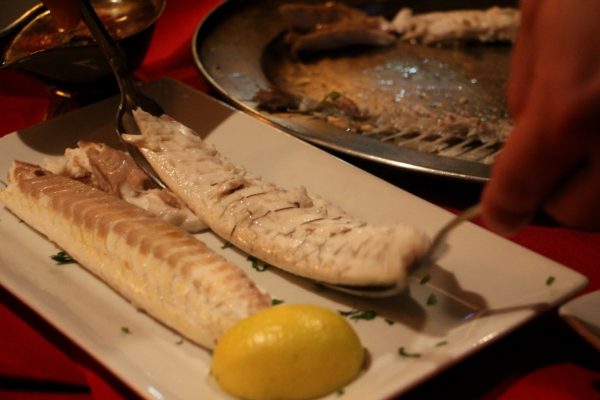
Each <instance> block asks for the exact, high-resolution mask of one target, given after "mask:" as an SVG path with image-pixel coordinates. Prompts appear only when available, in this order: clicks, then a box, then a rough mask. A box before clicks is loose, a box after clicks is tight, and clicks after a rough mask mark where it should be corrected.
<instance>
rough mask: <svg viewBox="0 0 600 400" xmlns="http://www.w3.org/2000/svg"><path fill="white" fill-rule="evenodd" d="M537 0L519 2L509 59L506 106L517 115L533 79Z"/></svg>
mask: <svg viewBox="0 0 600 400" xmlns="http://www.w3.org/2000/svg"><path fill="white" fill-rule="evenodd" d="M540 3H541V2H539V1H531V0H529V1H522V2H521V7H520V9H521V20H520V23H519V28H518V31H517V36H516V41H515V44H514V46H513V50H512V53H511V59H510V68H509V79H508V85H507V90H506V96H507V102H508V108H509V110H510V112H511V114H512V115H513V117H517V116H518V115H519V114H520V113H521V111H522V110H523V107H524V104H526V102H527V98H528V94H529V92H530V90H529V88H530V82H531V81H532V80H533V79H532V78H533V60H535V50H536V45H535V38H536V37H537V36H536V35H535V34H534V32H535V29H536V26H535V25H536V16H537V9H538V8H539V6H540Z"/></svg>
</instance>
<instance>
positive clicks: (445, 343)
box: [435, 340, 448, 347]
mask: <svg viewBox="0 0 600 400" xmlns="http://www.w3.org/2000/svg"><path fill="white" fill-rule="evenodd" d="M447 344H448V341H447V340H442V341H441V342H437V343H436V344H435V347H442V346H445V345H447Z"/></svg>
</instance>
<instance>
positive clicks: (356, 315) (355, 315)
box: [338, 310, 377, 321]
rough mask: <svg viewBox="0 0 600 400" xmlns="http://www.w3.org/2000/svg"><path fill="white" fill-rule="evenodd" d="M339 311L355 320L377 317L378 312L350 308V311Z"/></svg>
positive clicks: (368, 319)
mask: <svg viewBox="0 0 600 400" xmlns="http://www.w3.org/2000/svg"><path fill="white" fill-rule="evenodd" d="M338 313H339V314H340V315H341V316H343V317H349V318H350V319H353V320H355V321H356V320H359V319H364V320H367V321H370V320H372V319H375V317H377V313H376V312H375V311H373V310H363V311H361V310H350V311H338Z"/></svg>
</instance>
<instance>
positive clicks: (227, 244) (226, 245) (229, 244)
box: [221, 242, 233, 249]
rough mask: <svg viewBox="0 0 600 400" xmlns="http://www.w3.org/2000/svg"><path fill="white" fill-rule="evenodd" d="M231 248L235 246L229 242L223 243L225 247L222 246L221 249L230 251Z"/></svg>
mask: <svg viewBox="0 0 600 400" xmlns="http://www.w3.org/2000/svg"><path fill="white" fill-rule="evenodd" d="M231 246H233V245H232V244H231V243H229V242H225V243H223V246H221V248H222V249H228V248H230V247H231Z"/></svg>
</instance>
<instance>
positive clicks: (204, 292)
mask: <svg viewBox="0 0 600 400" xmlns="http://www.w3.org/2000/svg"><path fill="white" fill-rule="evenodd" d="M8 180H9V184H8V187H7V188H6V189H4V190H2V191H0V201H1V202H2V203H4V205H5V206H6V207H7V208H8V209H10V210H11V211H12V212H13V213H14V214H16V215H17V216H18V217H19V218H21V219H22V220H23V221H25V222H26V223H27V224H28V225H30V226H31V227H33V228H34V229H36V230H37V231H39V232H41V233H42V234H44V235H46V236H47V237H48V239H50V240H52V241H53V242H55V243H56V244H57V245H58V246H60V247H61V248H63V249H64V250H65V251H66V252H67V253H68V254H70V255H71V256H72V257H73V258H74V259H76V260H77V261H78V262H79V263H80V264H81V265H82V266H84V267H85V268H86V269H88V270H89V271H90V272H92V273H93V274H94V275H96V276H98V277H99V278H101V279H102V280H103V281H104V282H105V283H107V284H108V285H109V286H110V287H112V288H113V289H114V290H115V291H117V292H118V293H119V294H121V295H122V296H123V297H124V298H126V299H127V300H129V301H131V302H132V303H133V304H134V305H135V306H137V307H138V308H140V309H142V310H144V311H145V312H147V313H148V314H149V315H151V316H153V317H155V318H156V319H158V320H159V321H161V322H163V323H164V324H165V325H167V326H169V327H171V328H173V329H175V330H176V331H178V332H179V333H181V334H182V335H184V336H186V337H188V338H189V339H190V340H192V341H194V342H196V343H198V344H200V345H202V346H205V347H207V348H212V347H213V346H214V344H215V343H216V341H217V339H218V338H219V337H220V336H221V335H222V334H223V333H224V332H225V331H226V330H227V329H228V328H230V327H231V326H233V325H234V324H235V323H236V322H238V321H239V320H241V319H244V318H246V317H248V316H249V315H251V314H253V313H255V312H257V311H259V310H261V309H264V308H266V307H269V306H270V305H271V301H270V298H269V296H268V295H267V294H265V293H263V292H261V291H260V290H259V289H258V288H257V287H256V286H255V284H254V283H253V282H252V281H250V279H249V278H248V277H247V276H246V275H245V274H244V272H243V271H242V270H240V269H239V268H237V267H236V266H234V265H233V264H231V263H229V262H228V261H227V260H225V259H224V258H223V257H221V256H220V255H218V254H216V253H214V252H213V251H212V250H210V249H209V248H208V247H207V246H206V245H205V244H204V243H202V242H201V241H199V240H197V239H196V238H194V237H193V236H191V235H190V234H188V233H186V232H184V231H182V230H181V229H179V228H177V227H174V226H172V225H171V224H169V223H167V222H165V221H163V220H161V219H158V218H156V217H153V216H152V215H150V214H149V213H147V212H146V211H144V210H142V209H140V208H139V207H135V206H133V205H131V204H128V203H127V202H125V201H123V200H121V199H119V198H117V197H116V196H112V195H109V194H106V193H104V192H102V191H100V190H97V189H95V188H92V187H91V186H88V185H86V184H84V183H81V182H79V181H76V180H73V179H70V178H67V177H63V176H60V175H55V174H53V173H51V172H49V171H47V170H44V169H42V168H40V167H38V166H36V165H32V164H27V163H24V162H20V161H15V162H14V163H13V166H12V168H11V170H10V172H9V177H8Z"/></svg>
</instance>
